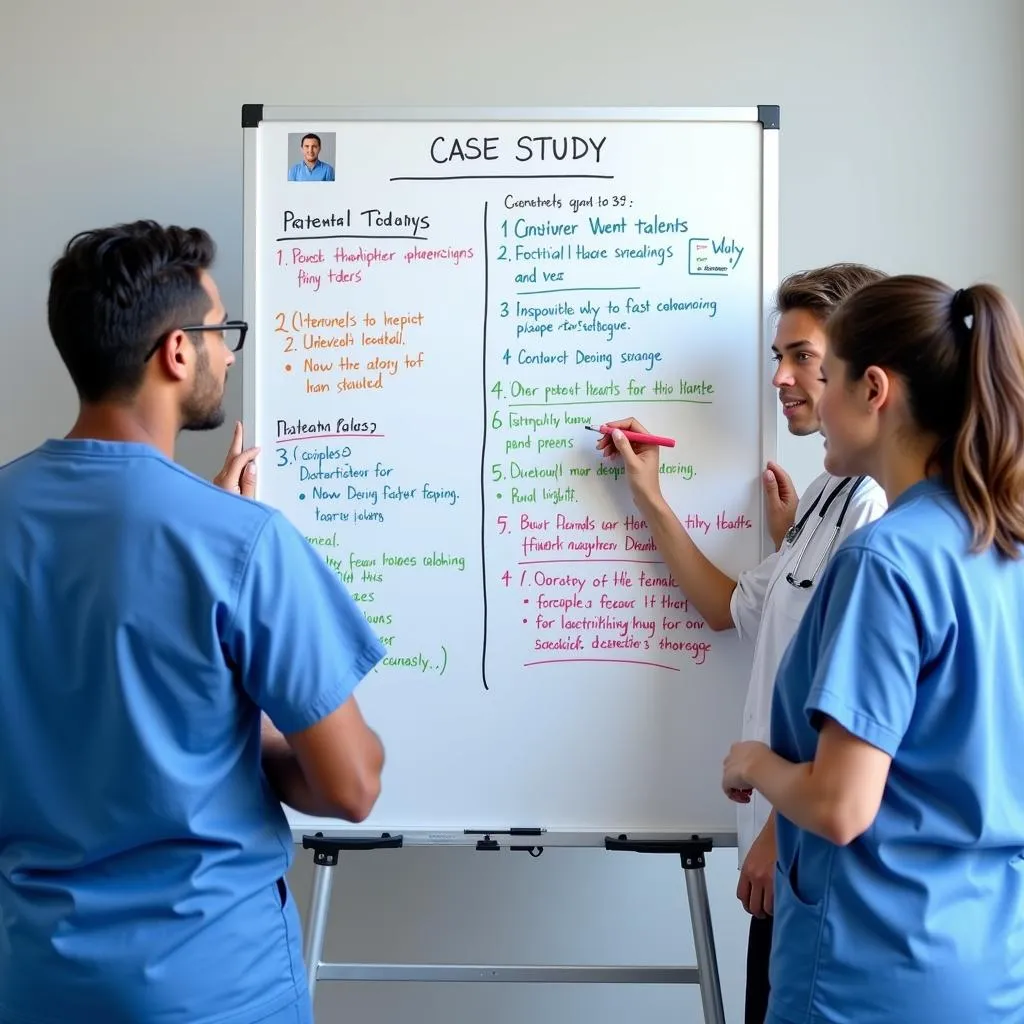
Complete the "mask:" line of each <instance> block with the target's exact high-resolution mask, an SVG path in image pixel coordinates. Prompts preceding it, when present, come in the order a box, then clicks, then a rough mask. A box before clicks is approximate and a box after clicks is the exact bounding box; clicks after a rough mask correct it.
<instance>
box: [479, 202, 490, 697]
mask: <svg viewBox="0 0 1024 1024" xmlns="http://www.w3.org/2000/svg"><path fill="white" fill-rule="evenodd" d="M487 207H488V204H487V200H486V199H485V200H484V325H483V332H482V334H481V341H480V349H481V352H480V386H481V388H482V389H483V398H484V402H483V405H484V422H483V440H482V441H481V448H480V582H481V585H482V587H483V593H482V597H483V608H484V623H483V627H484V629H483V635H482V636H481V638H480V678H481V679H482V680H483V683H484V689H485V690H489V689H490V687H489V686H488V685H487V514H486V513H487V481H486V479H485V473H486V470H485V468H484V467H485V466H486V464H487V422H488V421H487V318H488V316H489V315H490V297H489V294H488V284H489V278H488V274H489V268H488V264H487V261H488V259H490V250H489V248H488V238H487Z"/></svg>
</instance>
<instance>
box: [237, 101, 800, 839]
mask: <svg viewBox="0 0 1024 1024" xmlns="http://www.w3.org/2000/svg"><path fill="white" fill-rule="evenodd" d="M765 109H766V108H764V107H760V106H729V107H609V108H604V107H463V106H459V107H348V106H333V105H332V106H315V105H310V106H306V105H303V106H285V105H277V106H271V105H263V106H260V105H247V106H245V107H243V127H242V180H243V186H242V203H243V216H242V309H243V317H244V318H245V319H246V320H247V321H248V323H249V324H250V328H249V336H250V337H251V338H254V337H255V336H256V334H257V333H258V325H257V324H256V323H255V318H256V287H257V281H256V273H257V269H258V263H257V259H256V253H257V244H258V239H259V234H258V224H257V204H256V197H257V172H258V167H259V145H260V143H259V126H260V124H263V123H267V122H275V121H314V120H318V121H395V122H399V121H407V122H415V121H484V122H500V121H532V122H544V121H583V122H586V121H608V122H615V121H629V122H637V121H648V122H664V123H670V122H673V121H686V122H717V123H746V124H761V125H762V126H763V130H762V132H761V252H760V259H761V311H762V316H761V326H760V332H761V337H760V351H761V352H763V353H764V354H765V356H766V357H767V353H768V349H769V347H770V345H771V340H770V339H771V336H772V333H771V328H770V326H769V319H770V314H771V311H772V308H773V299H774V295H775V291H776V289H777V288H778V284H779V265H780V251H779V248H780V237H779V128H778V122H777V121H776V122H775V123H774V124H771V125H765V124H764V122H763V120H762V116H763V115H762V111H763V110H765ZM767 109H768V110H769V111H774V112H775V115H776V117H777V116H778V108H777V107H768V108H767ZM247 118H251V119H252V120H253V121H254V122H255V123H251V122H250V121H249V120H247ZM254 351H255V345H253V346H252V347H251V348H250V351H249V353H248V354H246V353H244V352H243V356H242V358H243V363H244V365H243V367H242V422H243V424H244V425H245V441H244V443H245V445H246V446H250V445H252V444H253V438H254V425H255V424H256V423H257V422H258V421H259V414H260V409H259V400H258V397H257V395H258V392H257V389H256V360H255V358H254V357H253V353H254ZM760 419H761V460H760V461H761V465H764V464H765V463H766V462H767V461H768V460H769V459H772V460H776V459H777V458H778V439H779V429H780V411H779V403H778V401H777V400H776V398H775V395H774V392H773V388H772V383H771V377H770V375H768V374H765V377H764V384H763V386H762V390H761V409H760ZM258 486H259V485H258V484H257V496H258ZM761 523H762V529H761V538H760V546H761V557H762V558H765V557H767V555H768V554H770V553H771V552H772V551H774V549H775V548H774V544H773V543H772V540H771V537H770V535H769V533H768V526H767V517H765V516H764V515H763V514H762V517H761ZM467 824H469V823H467ZM310 831H311V829H310V828H308V827H304V826H301V825H296V826H294V827H293V828H292V834H293V836H294V837H295V838H296V841H298V842H301V837H302V835H304V834H305V835H308V834H309V833H310ZM399 831H401V834H402V835H403V837H404V842H405V843H406V844H408V845H443V846H451V845H462V846H474V845H476V843H477V841H478V840H479V839H480V838H481V836H480V835H479V834H478V833H472V834H464V833H457V832H452V831H451V830H448V829H433V830H430V829H415V830H408V831H406V830H404V829H401V830H400V829H399V828H397V827H396V828H395V829H393V833H398V832H399ZM691 833H692V829H686V828H681V829H680V831H679V832H678V833H671V834H665V833H658V834H656V835H655V834H648V833H639V832H636V833H630V838H631V839H632V838H638V839H647V838H651V839H684V838H687V837H689V836H690V834H691ZM323 834H324V835H339V834H340V835H346V836H358V835H380V832H379V830H374V831H372V832H360V831H359V830H357V829H347V828H346V829H345V830H344V831H343V832H339V831H338V830H337V829H330V828H325V829H324V830H323ZM608 834H609V831H608V830H600V831H579V832H574V833H566V832H552V833H549V834H545V835H543V836H542V837H541V838H540V841H539V842H538V843H537V844H536V845H544V846H603V845H604V839H605V836H606V835H608ZM701 835H702V836H707V837H708V838H711V839H712V840H713V841H714V844H715V846H716V847H717V846H732V847H735V846H736V845H737V842H738V840H737V836H736V833H735V832H721V831H713V832H708V831H706V830H704V831H702V832H701ZM492 836H493V837H495V838H497V839H498V840H499V841H504V840H507V839H508V838H509V837H507V836H503V835H501V833H500V832H494V833H492ZM531 838H533V837H531ZM527 841H528V840H526V839H525V838H523V837H513V838H512V842H513V843H516V844H522V843H524V842H527Z"/></svg>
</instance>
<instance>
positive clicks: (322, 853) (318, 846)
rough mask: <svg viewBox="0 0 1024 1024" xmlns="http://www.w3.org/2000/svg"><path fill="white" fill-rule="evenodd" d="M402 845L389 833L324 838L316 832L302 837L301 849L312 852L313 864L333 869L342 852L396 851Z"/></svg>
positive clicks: (399, 837) (399, 839) (397, 837)
mask: <svg viewBox="0 0 1024 1024" xmlns="http://www.w3.org/2000/svg"><path fill="white" fill-rule="evenodd" d="M401 845H402V837H401V836H393V835H391V833H390V832H382V833H381V834H380V835H379V836H325V835H324V834H323V833H322V832H317V834H316V835H315V836H303V837H302V848H303V849H304V850H312V851H313V863H314V864H323V865H324V866H326V867H329V868H333V867H336V866H337V864H338V854H339V853H341V851H342V850H388V849H398V848H399V847H400V846H401Z"/></svg>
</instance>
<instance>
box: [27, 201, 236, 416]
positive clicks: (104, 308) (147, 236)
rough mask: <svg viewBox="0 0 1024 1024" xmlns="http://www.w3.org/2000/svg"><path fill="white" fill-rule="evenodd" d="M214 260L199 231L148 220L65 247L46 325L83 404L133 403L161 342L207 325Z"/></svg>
mask: <svg viewBox="0 0 1024 1024" xmlns="http://www.w3.org/2000/svg"><path fill="white" fill-rule="evenodd" d="M215 253H216V246H215V245H214V243H213V239H211V238H210V236H209V235H208V234H207V233H206V232H205V231H204V230H202V229H201V228H180V227H174V226H171V227H162V226H161V225H160V224H157V223H155V222H154V221H150V220H140V221H135V222H134V223H132V224H118V225H116V226H114V227H108V228H98V229H96V230H93V231H83V232H81V233H80V234H77V235H75V236H74V238H72V239H71V241H70V242H68V244H67V246H66V248H65V250H64V252H63V254H62V255H61V257H60V258H59V259H58V260H57V261H56V262H55V263H54V265H53V267H52V269H51V272H50V294H49V298H48V301H47V318H48V322H49V326H50V334H51V335H52V336H53V340H54V342H55V343H56V345H57V351H58V352H60V357H61V359H63V360H64V365H65V366H66V367H67V368H68V373H69V374H70V375H71V379H72V381H73V382H74V384H75V387H76V388H77V390H78V394H79V397H80V398H81V399H82V400H83V401H86V402H98V401H100V400H101V399H105V398H126V397H130V396H131V395H132V394H134V393H135V391H136V390H137V389H138V387H139V385H140V384H141V382H142V376H143V371H144V369H145V363H146V357H147V355H148V354H149V353H150V352H151V351H152V349H153V346H154V345H156V344H157V342H158V341H159V339H160V337H161V335H164V334H166V333H167V332H169V331H172V330H174V328H175V327H180V326H185V325H187V324H194V323H201V322H202V319H203V317H204V316H205V315H206V314H207V313H208V312H209V310H210V296H209V295H208V293H207V292H206V290H205V289H204V288H203V286H202V283H201V280H200V278H201V275H202V272H203V271H204V270H206V269H207V268H209V266H210V265H211V264H212V263H213V258H214V255H215ZM190 337H191V335H190ZM198 343H199V344H202V342H201V341H199V342H198Z"/></svg>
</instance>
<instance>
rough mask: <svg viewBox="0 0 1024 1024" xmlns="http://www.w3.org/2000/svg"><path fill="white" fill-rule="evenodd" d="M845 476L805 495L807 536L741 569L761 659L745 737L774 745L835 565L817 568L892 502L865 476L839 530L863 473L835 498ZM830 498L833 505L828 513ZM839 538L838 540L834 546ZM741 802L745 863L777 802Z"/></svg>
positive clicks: (745, 614)
mask: <svg viewBox="0 0 1024 1024" xmlns="http://www.w3.org/2000/svg"><path fill="white" fill-rule="evenodd" d="M843 479H844V478H842V477H835V476H831V475H830V474H828V473H822V474H821V475H820V476H819V477H817V478H816V479H815V481H814V482H813V483H812V484H811V486H810V487H808V488H807V490H806V491H805V492H804V493H803V496H802V497H801V498H800V503H799V505H798V507H797V511H796V519H795V520H794V527H796V525H797V524H799V523H800V521H801V519H804V525H803V528H802V529H801V530H800V533H799V535H798V536H797V537H796V538H795V539H794V540H792V541H788V540H786V541H783V543H782V547H781V548H780V549H779V550H778V551H776V552H774V553H773V554H771V555H769V556H768V558H766V559H765V560H764V561H763V562H762V563H761V564H760V565H758V566H756V567H755V568H753V569H749V570H747V571H745V572H743V573H741V574H740V577H739V579H738V580H737V582H736V589H735V590H734V591H733V595H732V601H731V603H730V608H731V611H732V620H733V622H734V623H735V625H736V630H737V632H738V633H739V635H740V636H741V637H743V638H744V639H745V640H750V641H753V643H754V661H753V666H752V668H751V673H750V684H749V688H748V690H747V700H746V705H745V707H744V709H743V728H742V733H741V735H742V738H743V739H745V740H760V741H761V742H762V743H769V742H770V725H771V705H772V691H773V690H774V687H775V673H776V671H777V670H778V667H779V663H780V662H781V661H782V655H783V654H784V653H785V651H786V648H787V647H788V646H789V642H790V640H791V639H792V638H793V634H794V633H795V632H796V628H797V626H798V625H799V624H800V619H801V617H802V616H803V613H804V610H805V609H806V608H807V605H808V603H809V602H810V600H811V595H812V594H814V592H815V590H816V589H817V584H818V580H819V579H820V578H821V574H822V572H823V571H824V569H825V566H826V565H827V564H828V562H827V559H826V560H825V561H823V562H822V564H821V566H820V568H818V570H817V572H814V569H815V567H816V566H817V565H818V561H819V559H821V558H822V556H823V555H825V554H826V553H827V555H828V557H831V555H832V554H833V553H834V552H835V550H836V548H838V547H839V545H840V544H841V543H842V542H843V540H844V539H845V538H846V537H848V536H849V535H850V534H851V533H852V532H853V531H854V530H856V529H857V527H859V526H863V525H864V524H865V523H869V522H871V521H872V520H874V519H877V518H878V517H879V516H881V515H882V514H883V513H884V512H885V510H886V508H887V507H888V505H887V502H886V497H885V492H884V491H883V490H882V488H881V487H879V486H878V484H877V483H876V482H875V481H874V480H872V479H871V477H864V478H863V479H862V480H861V483H860V485H859V487H857V490H856V492H855V493H854V495H853V498H852V499H851V500H850V502H849V506H848V507H847V509H846V514H845V515H843V516H842V525H841V527H840V530H839V534H838V535H836V532H835V528H836V523H837V521H838V520H839V517H840V516H841V515H842V511H843V505H844V503H845V501H846V499H847V497H848V495H849V492H850V489H851V488H852V487H853V485H854V484H855V483H856V482H857V479H858V478H857V477H854V478H853V479H852V480H850V481H849V482H848V483H847V484H846V486H845V488H843V490H841V491H839V492H838V493H837V494H836V496H835V497H834V498H833V499H832V500H831V501H829V498H830V496H831V495H832V494H833V493H834V492H835V491H836V488H837V487H839V486H840V484H841V483H842V481H843ZM819 496H820V497H819ZM816 498H818V499H819V500H818V502H817V505H816V507H815V508H814V509H813V511H811V512H810V514H809V515H807V512H808V510H809V509H810V508H811V506H812V505H813V504H814V502H815V499H816ZM826 503H828V508H827V510H826V511H825V514H824V516H822V515H821V513H822V508H823V507H824V505H825V504H826ZM791 532H792V531H791ZM833 538H835V543H832V540H833ZM830 545H831V547H830ZM788 573H793V574H794V579H802V580H806V579H811V580H812V585H811V586H810V587H795V586H793V585H791V584H790V583H788V582H787V580H786V576H787V574H788ZM812 574H813V576H812ZM736 806H737V821H736V824H737V830H738V835H739V863H740V866H742V864H743V861H744V859H745V858H746V856H747V852H748V851H749V850H750V846H751V843H753V841H754V840H755V839H756V838H757V835H758V833H759V832H760V831H761V829H762V828H764V824H765V822H766V821H767V820H768V815H769V814H770V813H771V805H770V804H769V803H768V801H767V800H766V799H765V798H764V797H763V796H762V795H761V794H760V793H758V792H757V791H756V790H755V791H754V793H753V795H752V796H751V799H750V803H748V804H737V805H736Z"/></svg>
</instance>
